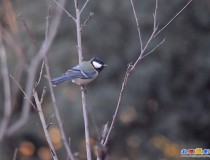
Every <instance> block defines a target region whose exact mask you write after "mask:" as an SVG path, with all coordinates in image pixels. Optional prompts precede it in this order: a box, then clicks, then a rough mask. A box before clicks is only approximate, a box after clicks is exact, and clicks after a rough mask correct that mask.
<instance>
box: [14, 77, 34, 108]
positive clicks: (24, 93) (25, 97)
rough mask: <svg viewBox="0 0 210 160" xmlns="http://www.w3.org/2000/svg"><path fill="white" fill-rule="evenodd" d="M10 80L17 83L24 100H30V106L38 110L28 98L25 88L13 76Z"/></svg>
mask: <svg viewBox="0 0 210 160" xmlns="http://www.w3.org/2000/svg"><path fill="white" fill-rule="evenodd" d="M10 78H11V79H12V80H13V81H14V82H15V84H16V85H17V87H18V88H19V89H20V90H21V92H22V93H23V95H24V99H28V100H29V101H30V104H31V105H32V106H33V108H34V109H35V110H36V106H35V104H33V102H32V101H31V99H30V98H29V97H28V96H27V94H26V92H25V91H24V90H23V87H22V86H21V85H20V84H19V83H18V81H17V80H16V79H15V78H14V77H13V76H12V75H10Z"/></svg>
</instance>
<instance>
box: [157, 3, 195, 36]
mask: <svg viewBox="0 0 210 160" xmlns="http://www.w3.org/2000/svg"><path fill="white" fill-rule="evenodd" d="M191 2H192V0H189V1H188V2H187V4H186V5H185V6H184V7H183V8H182V9H181V10H180V11H179V12H178V13H177V14H175V16H174V17H173V18H171V19H170V20H169V21H168V23H166V25H164V26H163V27H162V28H161V29H160V30H159V31H158V32H157V33H156V34H155V35H154V37H156V36H157V35H158V34H160V32H162V31H163V30H164V29H165V28H166V27H167V26H168V25H169V24H170V23H171V22H172V21H173V20H174V19H175V18H176V17H177V16H178V15H179V14H180V13H181V12H182V11H183V10H184V9H185V8H186V7H187V6H188V5H189V4H190V3H191Z"/></svg>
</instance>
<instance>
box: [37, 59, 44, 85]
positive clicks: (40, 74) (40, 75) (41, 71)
mask: <svg viewBox="0 0 210 160" xmlns="http://www.w3.org/2000/svg"><path fill="white" fill-rule="evenodd" d="M43 67H44V61H43V62H42V66H41V70H40V73H39V79H38V81H37V82H35V88H36V87H37V86H38V85H39V83H40V81H41V79H42V73H43Z"/></svg>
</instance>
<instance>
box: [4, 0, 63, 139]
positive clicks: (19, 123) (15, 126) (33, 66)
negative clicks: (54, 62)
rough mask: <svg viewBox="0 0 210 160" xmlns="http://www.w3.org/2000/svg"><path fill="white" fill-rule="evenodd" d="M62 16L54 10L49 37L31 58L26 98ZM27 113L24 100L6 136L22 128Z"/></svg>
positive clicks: (27, 102) (26, 102)
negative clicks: (20, 110) (18, 115)
mask: <svg viewBox="0 0 210 160" xmlns="http://www.w3.org/2000/svg"><path fill="white" fill-rule="evenodd" d="M65 1H66V0H62V1H61V3H60V4H61V5H62V6H63V5H64V4H65ZM61 16H62V11H61V10H59V9H57V8H56V13H55V17H54V18H53V20H52V23H51V25H50V27H49V36H48V38H46V37H45V39H44V41H43V43H42V46H41V48H40V49H39V51H38V53H37V54H36V56H35V57H34V58H33V60H32V62H31V64H30V66H29V68H28V73H27V78H28V79H27V82H26V95H27V96H28V97H31V96H32V90H33V87H34V81H35V76H36V71H37V69H38V67H39V64H40V62H41V61H42V60H43V58H44V56H45V55H46V54H47V52H48V50H49V48H50V46H51V44H52V42H53V40H54V38H55V35H56V33H57V29H58V26H59V24H60V20H61ZM29 111H30V101H29V100H27V99H26V100H25V101H24V104H23V109H22V112H21V116H20V119H18V120H17V121H16V122H15V123H14V124H13V125H12V126H11V127H10V128H9V130H8V135H11V134H12V133H14V132H15V131H17V130H18V129H19V128H20V127H22V126H23V125H24V124H25V123H26V122H27V119H28V116H29Z"/></svg>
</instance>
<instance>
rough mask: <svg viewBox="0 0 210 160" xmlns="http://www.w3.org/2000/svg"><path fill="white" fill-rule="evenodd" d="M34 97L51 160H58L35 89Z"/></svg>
mask: <svg viewBox="0 0 210 160" xmlns="http://www.w3.org/2000/svg"><path fill="white" fill-rule="evenodd" d="M34 99H35V102H36V106H37V109H38V113H39V118H40V120H41V123H42V127H43V130H44V134H45V137H46V140H47V143H48V145H49V148H50V151H51V155H52V157H53V160H58V157H57V155H56V152H55V148H54V146H53V143H52V141H51V139H50V135H49V132H48V130H47V123H46V121H45V118H44V114H43V111H42V106H41V103H40V100H39V97H38V94H37V92H36V91H35V92H34Z"/></svg>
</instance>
